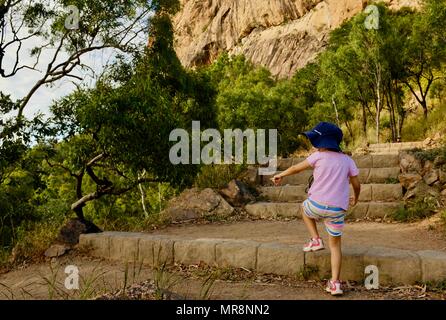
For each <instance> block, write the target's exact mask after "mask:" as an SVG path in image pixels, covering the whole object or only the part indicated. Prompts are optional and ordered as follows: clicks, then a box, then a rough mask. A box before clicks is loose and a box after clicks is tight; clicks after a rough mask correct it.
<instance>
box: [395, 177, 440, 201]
mask: <svg viewBox="0 0 446 320" xmlns="http://www.w3.org/2000/svg"><path fill="white" fill-rule="evenodd" d="M439 196H440V192H439V191H438V190H437V189H436V188H433V187H431V186H429V185H427V184H426V183H425V182H424V181H419V182H418V183H417V184H416V185H415V186H414V187H413V188H412V189H410V190H408V191H407V192H406V194H405V195H404V200H408V199H411V198H415V197H433V198H438V197H439Z"/></svg>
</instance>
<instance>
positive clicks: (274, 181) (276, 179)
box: [271, 174, 282, 186]
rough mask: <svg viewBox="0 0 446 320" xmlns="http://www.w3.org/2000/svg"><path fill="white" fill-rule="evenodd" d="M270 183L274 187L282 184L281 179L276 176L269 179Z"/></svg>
mask: <svg viewBox="0 0 446 320" xmlns="http://www.w3.org/2000/svg"><path fill="white" fill-rule="evenodd" d="M271 181H272V182H273V183H274V185H275V186H278V185H280V183H281V182H282V177H281V176H279V175H278V174H276V175H275V176H274V177H272V178H271Z"/></svg>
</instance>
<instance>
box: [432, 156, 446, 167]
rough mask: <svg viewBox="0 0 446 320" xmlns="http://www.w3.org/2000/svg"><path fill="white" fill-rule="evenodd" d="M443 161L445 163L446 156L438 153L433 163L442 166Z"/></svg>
mask: <svg viewBox="0 0 446 320" xmlns="http://www.w3.org/2000/svg"><path fill="white" fill-rule="evenodd" d="M445 163H446V158H445V157H444V156H443V155H439V156H437V157H435V160H434V165H435V166H436V167H439V166H442V165H444V164H445Z"/></svg>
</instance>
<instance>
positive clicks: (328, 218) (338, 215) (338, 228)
mask: <svg viewBox="0 0 446 320" xmlns="http://www.w3.org/2000/svg"><path fill="white" fill-rule="evenodd" d="M302 209H303V212H304V214H305V215H306V216H307V217H309V218H311V219H315V220H319V219H323V220H324V224H325V229H326V230H327V232H328V234H330V235H332V236H333V237H339V236H342V229H343V228H344V218H345V210H344V209H342V208H336V207H330V206H326V205H324V204H320V203H317V202H316V201H314V200H311V199H307V200H305V201H304V202H303V203H302Z"/></svg>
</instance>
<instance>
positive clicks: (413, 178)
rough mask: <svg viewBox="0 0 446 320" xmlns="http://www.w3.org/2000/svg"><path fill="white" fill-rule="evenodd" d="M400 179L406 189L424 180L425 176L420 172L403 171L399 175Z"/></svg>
mask: <svg viewBox="0 0 446 320" xmlns="http://www.w3.org/2000/svg"><path fill="white" fill-rule="evenodd" d="M398 180H399V181H400V184H401V185H402V186H403V187H404V188H405V189H411V188H413V187H414V186H415V185H416V184H417V183H418V182H419V181H421V180H423V177H422V176H421V175H419V174H418V173H401V174H400V175H398Z"/></svg>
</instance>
